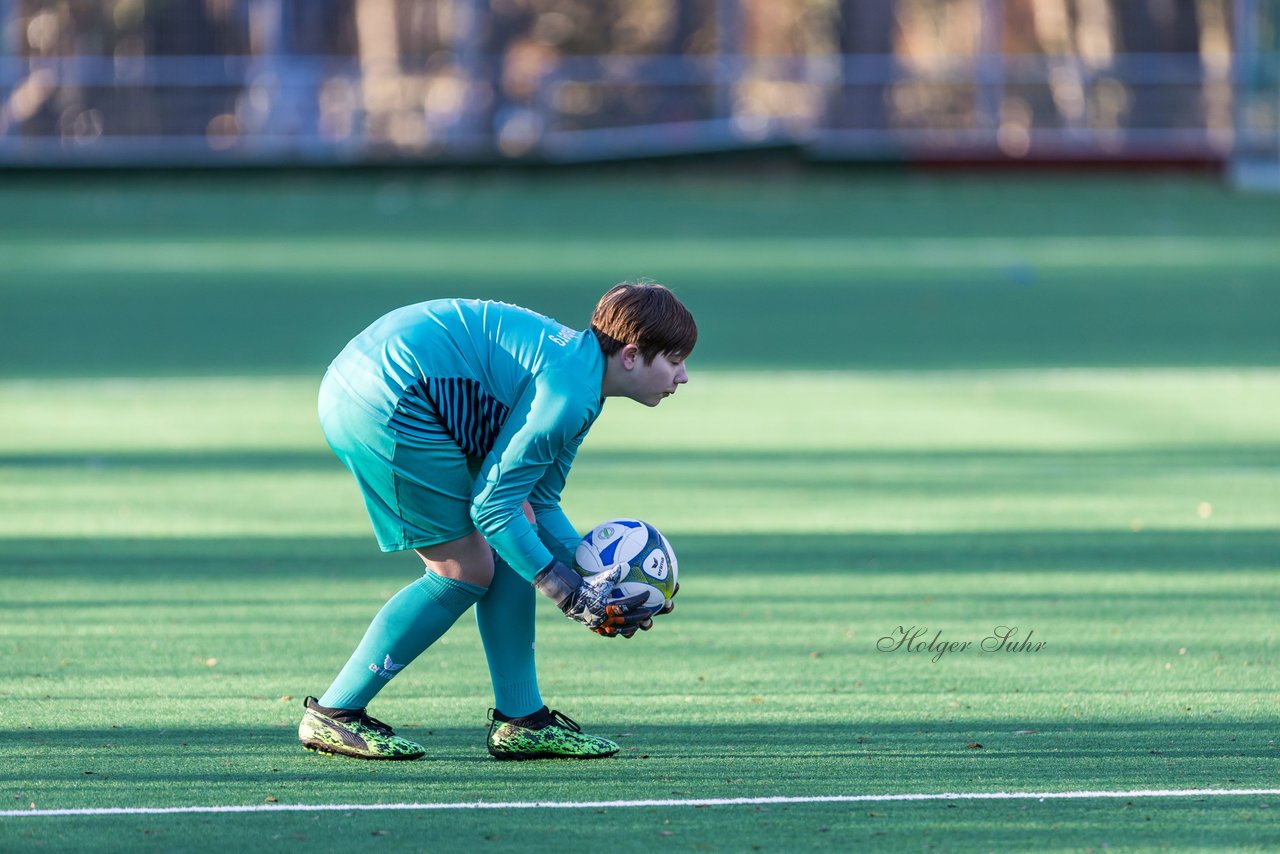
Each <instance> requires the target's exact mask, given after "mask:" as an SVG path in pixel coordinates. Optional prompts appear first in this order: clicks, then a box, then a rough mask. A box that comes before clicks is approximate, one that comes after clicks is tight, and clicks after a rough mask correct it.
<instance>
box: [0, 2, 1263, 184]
mask: <svg viewBox="0 0 1280 854" xmlns="http://www.w3.org/2000/svg"><path fill="white" fill-rule="evenodd" d="M8 5H9V6H10V7H12V6H13V4H12V2H10V3H9V4H8ZM4 8H5V7H4V5H0V15H3V13H4ZM12 11H13V10H12V8H10V12H11V13H12ZM0 23H3V22H2V21H0ZM1233 26H1234V34H1233V42H1234V45H1233V49H1232V51H1231V52H1230V53H1229V54H1218V55H1204V54H1202V53H1188V52H1183V53H1171V54H1159V53H1145V54H1115V55H1112V56H1108V57H1106V58H1105V59H1103V60H1099V59H1098V58H1096V57H1095V58H1093V59H1086V58H1084V57H1081V56H1078V55H1048V54H1014V55H1006V54H1000V53H985V54H970V55H964V56H954V57H947V56H939V57H934V58H933V59H932V61H931V62H929V63H927V64H921V63H919V62H911V61H908V60H906V59H904V58H903V57H900V56H895V55H890V54H854V55H843V56H842V55H838V54H827V55H803V56H750V55H743V54H737V53H712V54H707V55H696V56H695V55H658V56H618V55H611V56H569V57H564V56H560V57H546V56H543V57H538V58H536V61H535V62H532V63H530V62H524V65H523V67H521V62H522V61H521V60H520V58H519V57H513V56H512V55H511V54H509V53H508V54H499V55H489V54H483V53H480V52H478V51H476V50H471V51H464V52H462V53H459V54H455V55H453V56H451V57H450V58H449V61H447V62H444V63H440V62H436V63H434V64H433V63H432V62H429V61H426V60H422V61H415V60H414V58H413V57H408V58H406V57H404V56H399V57H397V58H396V60H395V61H394V62H389V61H385V60H380V59H378V58H377V57H369V56H363V57H362V56H352V55H314V54H300V53H292V52H290V51H289V50H288V49H287V48H286V46H285V45H286V40H284V39H275V40H269V41H268V43H267V44H266V46H265V47H263V48H260V49H259V50H258V51H257V52H256V53H254V52H247V53H242V54H236V55H204V56H185V55H141V54H120V53H117V54H115V55H111V56H97V55H34V54H32V53H28V54H27V55H22V54H21V53H20V52H18V51H14V50H10V51H9V52H8V53H6V54H0V105H2V106H0V165H3V166H8V167H30V166H63V165H88V166H139V165H145V166H181V165H249V164H256V165H290V164H299V163H301V164H324V165H329V164H349V163H369V162H388V161H412V162H492V161H503V160H512V159H516V160H533V161H549V162H588V161H601V160H610V159H619V158H631V157H652V156H662V155H672V154H684V153H696V152H718V151H734V150H742V149H750V148H755V147H762V146H794V147H796V148H798V149H800V150H803V151H804V152H806V153H807V154H808V155H809V156H811V157H814V158H819V159H828V160H830V159H837V160H886V159H889V160H912V159H920V158H925V159H943V160H945V159H957V158H958V159H966V160H984V159H990V160H1004V159H1072V160H1090V159H1093V160H1114V159H1142V160H1166V159H1177V160H1188V159H1195V160H1213V161H1224V162H1228V161H1248V162H1257V163H1263V164H1267V163H1276V162H1280V83H1278V81H1280V54H1278V52H1277V50H1276V48H1275V45H1274V44H1273V43H1271V42H1273V41H1274V39H1273V37H1272V36H1270V35H1266V36H1264V37H1262V38H1259V36H1258V28H1259V27H1262V28H1263V29H1266V28H1267V27H1269V28H1270V29H1269V30H1266V32H1267V33H1272V32H1273V31H1274V28H1275V20H1274V9H1273V8H1272V6H1271V5H1267V4H1263V5H1262V6H1259V4H1258V3H1257V2H1251V0H1244V2H1241V3H1238V4H1237V11H1236V16H1235V19H1234V24H1233ZM513 66H516V67H513ZM512 75H518V76H519V85H517V86H514V87H513V86H511V85H504V83H503V81H504V80H506V81H507V83H508V84H509V80H508V78H510V77H511V76H512ZM513 88H514V90H515V91H516V92H517V96H512V95H511V91H512V90H513Z"/></svg>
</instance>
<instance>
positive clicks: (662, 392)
mask: <svg viewBox="0 0 1280 854" xmlns="http://www.w3.org/2000/svg"><path fill="white" fill-rule="evenodd" d="M628 356H629V354H626V353H624V354H623V367H624V368H626V372H627V373H626V376H627V395H626V396H627V397H629V398H631V399H632V400H634V401H636V402H637V403H643V404H644V405H645V406H657V405H658V404H659V403H661V402H662V401H664V400H666V399H667V398H668V397H670V396H671V395H673V394H675V393H676V389H677V388H678V387H680V386H682V385H684V384H685V383H687V382H688V381H689V372H688V371H687V370H685V366H684V357H683V356H671V355H669V354H667V353H659V354H658V355H656V356H654V357H653V361H652V362H650V363H648V364H645V361H644V357H643V356H641V355H640V354H639V353H638V352H637V353H635V354H633V355H630V357H628Z"/></svg>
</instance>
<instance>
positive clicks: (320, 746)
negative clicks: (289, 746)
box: [298, 697, 427, 760]
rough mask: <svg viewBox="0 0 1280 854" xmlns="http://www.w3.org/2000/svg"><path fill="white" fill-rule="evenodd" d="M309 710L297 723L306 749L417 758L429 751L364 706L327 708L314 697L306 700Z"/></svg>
mask: <svg viewBox="0 0 1280 854" xmlns="http://www.w3.org/2000/svg"><path fill="white" fill-rule="evenodd" d="M303 707H304V708H305V709H306V712H305V713H304V714H303V715H302V723H300V724H298V740H299V741H301V742H302V746H303V747H305V748H306V749H307V750H314V751H315V752H317V753H324V754H328V755H330V756H349V757H351V758H353V759H393V760H394V759H400V760H409V759H417V758H418V757H420V756H422V755H424V754H425V753H426V752H427V751H426V748H424V747H423V746H422V745H421V744H418V743H417V742H414V741H410V740H409V739H407V738H401V737H400V736H398V735H396V734H395V732H393V731H392V729H391V727H389V726H387V725H386V724H384V723H383V722H382V721H380V720H378V719H376V718H371V717H369V715H368V714H367V713H366V712H365V710H364V709H328V708H325V707H324V706H322V705H320V703H319V701H317V700H316V698H315V697H308V698H307V699H306V700H305V701H304V702H303Z"/></svg>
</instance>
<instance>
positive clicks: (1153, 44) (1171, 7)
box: [1115, 0, 1204, 129]
mask: <svg viewBox="0 0 1280 854" xmlns="http://www.w3.org/2000/svg"><path fill="white" fill-rule="evenodd" d="M1115 16H1116V23H1117V28H1118V31H1119V33H1118V35H1119V49H1120V50H1121V51H1123V52H1125V53H1128V54H1137V55H1139V56H1137V57H1135V60H1136V61H1135V62H1134V63H1133V64H1132V67H1133V68H1134V70H1135V71H1136V72H1137V73H1138V74H1140V75H1141V76H1142V77H1143V78H1144V84H1143V85H1134V86H1132V87H1130V89H1129V102H1130V105H1131V106H1130V110H1129V121H1128V125H1129V127H1131V128H1139V129H1141V128H1164V127H1194V126H1196V125H1198V124H1200V123H1202V122H1203V120H1204V114H1203V109H1202V106H1203V105H1202V103H1201V102H1200V99H1199V98H1197V97H1194V95H1195V94H1196V92H1197V87H1198V81H1199V78H1200V77H1201V75H1202V73H1203V69H1202V67H1201V65H1200V26H1199V15H1198V9H1197V2H1196V0H1119V2H1116V3H1115ZM1162 74H1163V75H1169V76H1175V75H1176V76H1177V77H1182V78H1188V77H1189V78H1190V80H1192V81H1194V82H1192V83H1191V85H1190V86H1184V87H1177V86H1152V85H1148V81H1149V82H1158V81H1159V79H1160V77H1161V76H1162ZM1188 95H1192V96H1193V97H1188Z"/></svg>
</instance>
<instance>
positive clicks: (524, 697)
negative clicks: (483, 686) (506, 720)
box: [476, 558, 542, 718]
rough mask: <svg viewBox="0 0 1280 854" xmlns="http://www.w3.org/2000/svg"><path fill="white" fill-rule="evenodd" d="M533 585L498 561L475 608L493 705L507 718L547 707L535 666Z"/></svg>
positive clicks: (503, 562) (498, 559) (534, 594)
mask: <svg viewBox="0 0 1280 854" xmlns="http://www.w3.org/2000/svg"><path fill="white" fill-rule="evenodd" d="M536 598H537V595H536V593H535V592H534V589H533V586H532V585H531V584H529V582H528V581H526V580H524V579H523V578H521V577H520V576H519V575H518V574H517V573H516V571H515V570H514V569H512V568H511V567H509V566H507V564H506V562H505V561H503V560H502V559H501V558H496V560H495V561H494V568H493V583H492V584H490V585H489V592H488V593H486V594H485V595H484V597H483V598H482V599H481V600H480V601H479V602H477V603H476V625H477V626H478V627H479V629H480V639H481V640H482V641H484V655H485V658H486V659H487V660H488V662H489V677H490V679H492V680H493V699H494V706H495V707H496V708H497V710H498V711H499V712H501V713H502V714H504V715H506V716H507V717H512V718H515V717H520V716H522V715H528V714H532V713H533V712H536V711H537V710H538V709H541V708H542V695H541V694H539V693H538V674H537V670H536V669H535V664H534V622H533V618H534V604H535V599H536Z"/></svg>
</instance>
